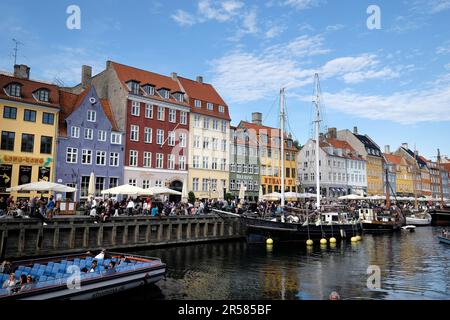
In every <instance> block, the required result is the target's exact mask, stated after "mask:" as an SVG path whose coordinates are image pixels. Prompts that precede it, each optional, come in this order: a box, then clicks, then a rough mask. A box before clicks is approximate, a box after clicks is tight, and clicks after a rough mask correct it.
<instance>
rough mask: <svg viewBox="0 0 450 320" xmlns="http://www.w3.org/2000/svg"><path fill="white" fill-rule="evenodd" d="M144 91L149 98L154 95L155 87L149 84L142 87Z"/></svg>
mask: <svg viewBox="0 0 450 320" xmlns="http://www.w3.org/2000/svg"><path fill="white" fill-rule="evenodd" d="M142 88H143V89H144V91H145V93H146V94H147V95H149V96H153V95H154V94H155V87H154V86H152V85H149V84H146V85H145V86H143V87H142Z"/></svg>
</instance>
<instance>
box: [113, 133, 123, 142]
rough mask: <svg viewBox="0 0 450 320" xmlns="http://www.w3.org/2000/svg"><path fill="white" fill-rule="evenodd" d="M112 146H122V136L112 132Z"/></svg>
mask: <svg viewBox="0 0 450 320" xmlns="http://www.w3.org/2000/svg"><path fill="white" fill-rule="evenodd" d="M111 144H122V134H120V133H117V132H111Z"/></svg>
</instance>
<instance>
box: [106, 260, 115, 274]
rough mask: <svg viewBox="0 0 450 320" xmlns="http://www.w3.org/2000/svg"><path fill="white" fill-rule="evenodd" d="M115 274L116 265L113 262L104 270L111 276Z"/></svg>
mask: <svg viewBox="0 0 450 320" xmlns="http://www.w3.org/2000/svg"><path fill="white" fill-rule="evenodd" d="M115 272H116V263H115V262H114V261H111V262H110V263H109V265H108V267H107V268H106V274H112V273H115Z"/></svg>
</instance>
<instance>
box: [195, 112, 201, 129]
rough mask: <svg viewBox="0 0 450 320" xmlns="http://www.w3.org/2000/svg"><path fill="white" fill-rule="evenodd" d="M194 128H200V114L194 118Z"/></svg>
mask: <svg viewBox="0 0 450 320" xmlns="http://www.w3.org/2000/svg"><path fill="white" fill-rule="evenodd" d="M194 127H196V128H200V116H199V115H198V114H196V115H195V116H194Z"/></svg>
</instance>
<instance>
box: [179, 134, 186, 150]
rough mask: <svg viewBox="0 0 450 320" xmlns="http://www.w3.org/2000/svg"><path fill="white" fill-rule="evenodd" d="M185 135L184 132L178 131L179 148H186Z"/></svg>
mask: <svg viewBox="0 0 450 320" xmlns="http://www.w3.org/2000/svg"><path fill="white" fill-rule="evenodd" d="M186 137H187V136H186V133H180V147H181V148H186V145H187V142H186V140H187V138H186Z"/></svg>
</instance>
